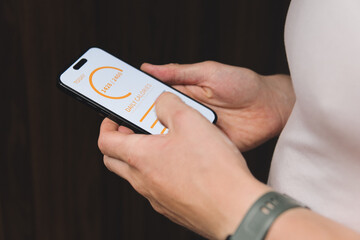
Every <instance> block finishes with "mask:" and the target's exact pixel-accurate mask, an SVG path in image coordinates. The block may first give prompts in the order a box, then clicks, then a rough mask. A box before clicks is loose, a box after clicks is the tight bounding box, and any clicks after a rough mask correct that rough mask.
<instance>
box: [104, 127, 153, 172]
mask: <svg viewBox="0 0 360 240" xmlns="http://www.w3.org/2000/svg"><path fill="white" fill-rule="evenodd" d="M110 121H111V120H104V121H103V123H102V124H101V127H100V134H99V139H98V146H99V149H100V151H101V152H102V153H103V154H104V155H107V156H109V157H112V158H116V159H120V160H122V161H124V162H126V163H127V164H130V165H132V166H133V164H134V160H133V159H134V158H137V155H139V154H141V152H142V151H139V150H138V149H142V147H141V144H142V143H143V142H144V141H140V139H142V138H144V137H146V136H145V135H141V134H131V133H130V131H128V130H126V131H127V132H125V130H124V128H125V127H123V128H120V129H121V131H119V130H118V129H119V126H118V125H114V124H113V123H112V121H111V122H110ZM148 137H149V136H148Z"/></svg>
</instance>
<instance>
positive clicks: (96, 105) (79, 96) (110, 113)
mask: <svg viewBox="0 0 360 240" xmlns="http://www.w3.org/2000/svg"><path fill="white" fill-rule="evenodd" d="M91 48H98V47H91ZM91 48H89V49H88V50H87V51H89V50H90V49H91ZM98 49H100V50H102V51H104V52H106V53H107V54H110V55H111V56H113V57H115V58H117V59H119V58H118V57H116V56H114V55H112V54H111V53H109V52H107V51H106V50H104V49H102V48H98ZM87 51H85V52H84V53H83V54H82V55H81V56H79V57H78V58H76V60H75V61H74V62H73V63H72V64H71V65H70V66H69V67H67V68H66V69H65V70H64V71H62V72H61V73H60V74H59V77H58V81H57V84H56V85H57V87H58V88H59V89H61V90H62V91H64V92H65V93H66V94H68V95H70V96H72V97H74V98H75V99H76V100H78V101H80V102H81V103H84V104H85V105H87V106H89V107H91V108H92V109H94V110H95V111H97V112H98V113H100V114H101V115H104V117H107V118H109V119H111V120H113V121H114V122H116V123H117V124H119V125H123V126H126V127H128V128H130V129H132V130H133V131H134V132H135V133H143V134H151V133H150V132H148V131H146V130H145V129H143V128H142V127H140V126H138V125H136V124H134V123H132V122H130V121H129V120H127V119H126V118H124V117H122V116H119V115H118V114H116V113H114V112H113V111H111V110H109V109H107V108H106V107H104V106H102V105H100V104H99V103H97V102H95V101H93V100H92V99H90V98H88V97H86V96H84V95H83V94H81V93H79V92H77V91H76V90H74V89H73V88H71V87H69V86H67V85H65V84H64V83H63V82H61V78H60V76H61V75H62V73H64V72H65V71H66V70H67V69H69V68H70V67H71V66H73V65H74V64H75V63H76V62H78V61H79V60H80V58H81V57H82V56H83V55H84V54H85V53H86V52H87ZM119 60H121V59H119ZM88 61H89V60H88ZM122 61H123V60H122ZM124 62H125V61H124ZM126 63H127V62H126ZM85 64H86V63H85ZM127 64H128V65H130V66H132V65H131V64H129V63H127ZM132 67H133V68H135V67H134V66H132ZM80 69H81V68H80ZM135 69H136V70H138V71H140V72H142V73H144V74H145V75H148V76H150V77H151V78H153V79H155V80H156V81H158V82H160V83H162V84H164V85H166V86H168V87H169V88H171V89H173V90H175V91H176V92H178V93H180V94H181V95H184V96H186V97H188V98H190V99H192V100H193V101H195V102H197V103H198V104H200V105H202V106H203V107H205V108H207V109H209V110H210V111H211V112H212V113H213V114H214V120H213V122H212V123H213V124H215V123H216V121H217V114H216V113H215V111H214V110H212V109H211V108H209V107H207V106H205V105H204V104H202V103H200V102H199V101H197V100H196V99H193V98H191V97H189V96H188V95H186V94H184V93H183V92H181V91H179V90H177V89H175V88H173V87H172V86H170V85H168V84H166V83H164V82H162V81H161V80H159V79H157V78H155V77H154V76H151V75H149V74H147V73H146V72H144V71H142V70H141V69H138V68H135Z"/></svg>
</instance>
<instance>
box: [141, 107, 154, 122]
mask: <svg viewBox="0 0 360 240" xmlns="http://www.w3.org/2000/svg"><path fill="white" fill-rule="evenodd" d="M154 106H155V102H154V103H153V104H152V105H151V107H150V108H149V109H148V110H147V111H146V113H145V114H144V116H143V117H142V118H141V119H140V122H142V121H144V119H145V118H146V116H147V115H148V114H149V112H150V111H151V109H152V108H153V107H154Z"/></svg>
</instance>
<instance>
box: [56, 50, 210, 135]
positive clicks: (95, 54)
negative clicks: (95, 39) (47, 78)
mask: <svg viewBox="0 0 360 240" xmlns="http://www.w3.org/2000/svg"><path fill="white" fill-rule="evenodd" d="M80 59H86V60H87V62H86V63H85V64H84V65H83V66H81V68H80V69H78V70H75V69H74V68H73V66H74V65H75V64H76V63H78V62H79V60H80ZM60 81H61V83H62V84H64V85H66V86H67V87H68V88H71V89H72V90H73V91H76V92H78V93H80V94H82V95H84V96H86V97H87V98H89V99H91V100H92V101H94V102H96V103H97V104H99V105H101V106H103V107H104V108H106V109H108V110H110V111H111V112H113V113H115V114H116V115H118V116H120V117H122V118H124V119H125V120H127V121H129V122H131V123H133V124H135V125H137V126H139V127H140V128H142V129H144V130H146V131H147V132H149V133H151V134H165V133H167V132H168V129H166V128H165V127H164V126H163V125H162V124H161V123H160V122H159V121H158V119H157V116H156V113H155V107H154V105H155V100H156V99H157V98H158V97H159V96H160V94H161V93H163V92H164V91H166V92H171V93H174V94H176V95H177V96H179V97H180V98H181V99H182V100H183V101H184V102H185V103H186V104H187V105H189V106H191V107H193V108H194V109H196V110H197V111H199V112H200V113H201V114H202V115H203V116H204V117H205V118H207V119H208V120H209V121H210V122H214V121H215V119H216V115H215V114H214V112H213V111H211V110H210V109H209V108H207V107H205V106H203V105H201V104H199V103H198V102H196V101H194V100H193V99H191V98H189V97H187V96H185V95H183V94H181V93H179V92H178V91H176V90H174V89H172V88H170V87H168V86H167V85H165V84H163V83H161V82H160V81H158V80H156V79H154V78H152V77H151V76H149V75H147V74H145V73H143V72H141V71H139V70H137V69H136V68H134V67H132V66H130V65H129V64H127V63H125V62H123V61H121V60H120V59H118V58H116V57H114V56H112V55H111V54H109V53H107V52H105V51H104V50H101V49H99V48H91V49H89V50H88V51H87V52H86V53H85V54H84V55H83V56H81V57H80V58H79V59H78V60H77V61H76V62H75V63H74V64H73V65H72V66H71V67H69V68H68V69H67V70H66V71H65V72H64V73H63V74H62V75H61V76H60Z"/></svg>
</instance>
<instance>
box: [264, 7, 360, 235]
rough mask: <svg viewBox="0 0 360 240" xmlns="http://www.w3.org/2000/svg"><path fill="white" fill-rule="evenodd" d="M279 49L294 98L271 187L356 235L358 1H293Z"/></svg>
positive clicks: (359, 194)
mask: <svg viewBox="0 0 360 240" xmlns="http://www.w3.org/2000/svg"><path fill="white" fill-rule="evenodd" d="M285 45H286V51H287V57H288V61H289V67H290V72H291V77H292V80H293V84H294V89H295V93H296V97H297V100H296V104H295V106H294V109H293V112H292V113H291V116H290V118H289V120H288V122H287V124H286V126H285V129H284V130H283V132H282V133H281V136H280V138H279V141H278V144H277V146H276V150H275V153H274V157H273V162H272V165H271V170H270V177H269V185H270V186H272V187H273V188H274V189H276V190H278V191H279V192H283V193H287V194H288V195H290V196H292V197H294V198H295V199H297V200H299V201H302V202H303V203H305V204H306V205H308V206H309V207H310V208H311V209H312V210H313V211H315V212H318V213H320V214H321V215H323V216H326V217H329V218H331V219H333V220H335V221H337V222H340V223H342V224H344V225H346V226H348V227H350V228H352V229H354V230H355V231H358V232H360V0H293V1H292V2H291V5H290V9H289V12H288V17H287V21H286V29H285Z"/></svg>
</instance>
